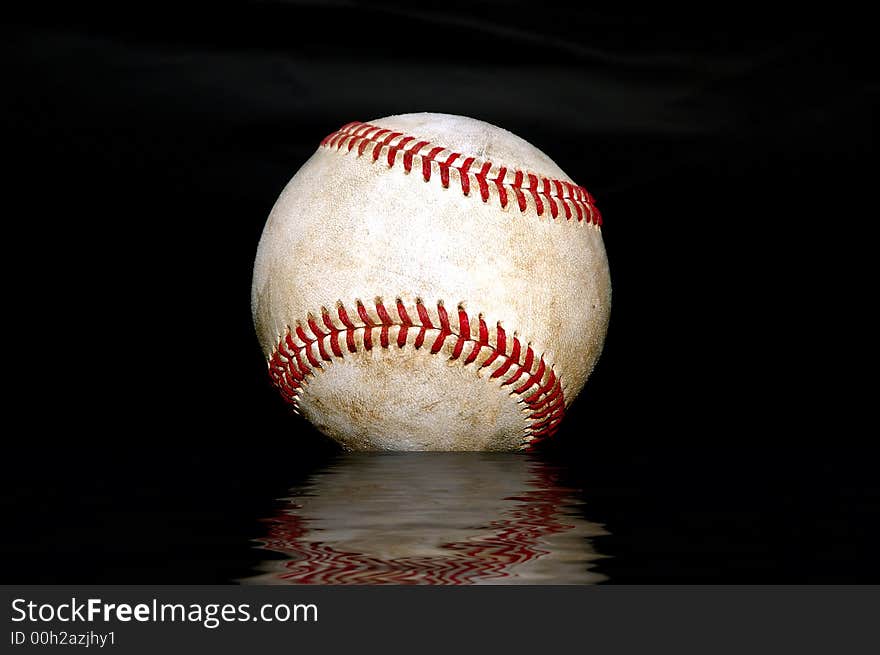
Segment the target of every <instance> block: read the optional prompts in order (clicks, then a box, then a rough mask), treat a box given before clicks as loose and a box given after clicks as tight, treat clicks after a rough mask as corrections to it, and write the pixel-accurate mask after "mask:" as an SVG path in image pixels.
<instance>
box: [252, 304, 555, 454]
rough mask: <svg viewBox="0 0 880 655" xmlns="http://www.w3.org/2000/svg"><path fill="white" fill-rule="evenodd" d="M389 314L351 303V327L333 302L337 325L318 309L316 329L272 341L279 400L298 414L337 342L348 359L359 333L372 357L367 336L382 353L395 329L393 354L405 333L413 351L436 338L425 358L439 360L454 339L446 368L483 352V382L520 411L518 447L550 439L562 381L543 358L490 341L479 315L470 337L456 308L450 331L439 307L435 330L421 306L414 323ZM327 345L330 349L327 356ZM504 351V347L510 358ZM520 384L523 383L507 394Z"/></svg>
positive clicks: (403, 310)
mask: <svg viewBox="0 0 880 655" xmlns="http://www.w3.org/2000/svg"><path fill="white" fill-rule="evenodd" d="M394 309H395V310H396V313H397V316H396V317H395V316H394V315H393V313H391V312H389V311H388V309H387V308H386V307H385V305H384V303H383V302H382V299H381V298H376V299H375V301H373V310H372V313H371V311H370V310H368V309H367V307H366V306H365V305H364V303H362V302H361V301H360V300H358V301H356V302H355V315H356V316H357V318H358V319H359V320H358V321H357V322H355V320H353V319H352V318H351V316H352V314H350V313H349V311H348V310H347V309H346V308H345V306H344V305H343V304H342V303H341V302H339V303H337V306H336V315H337V317H338V319H336V320H334V317H333V315H332V314H331V313H330V312H329V311H328V310H327V309H326V308H321V322H320V323H319V322H318V321H317V320H316V318H315V317H314V316H313V315H311V314H309V315H308V317H307V319H306V322H305V325H303V324H302V323H297V325H296V327H295V328H293V329H291V328H287V329H286V330H285V332H284V334H282V335H281V336H280V337H279V339H278V345H277V346H276V347H275V349H274V350H273V351H272V354H271V355H270V357H269V360H268V367H269V376H270V377H271V379H272V381H273V382H274V384H275V386H277V387H278V389H279V391H280V392H281V395H282V397H283V398H284V399H285V400H286V401H287V402H289V403H291V404H292V405H293V406H294V408H297V406H298V403H299V398H300V395H301V392H302V388H303V387H304V386H305V385H306V383H307V382H308V380H307V378H308V376H309V375H314V373H315V369H322V367H323V366H324V364H322V360H323V361H326V362H332V361H333V359H334V358H339V359H342V358H343V351H342V348H341V347H340V345H339V341H340V336H341V335H343V334H344V335H345V343H346V347H347V349H348V351H349V352H351V353H354V352H357V350H358V344H357V341H356V340H355V335H356V334H357V333H358V332H362V340H363V348H364V350H372V349H373V347H374V346H375V345H376V344H375V343H374V342H373V331H374V330H377V329H378V330H379V344H378V346H379V347H381V348H388V347H390V345H391V339H390V332H391V328H394V327H396V328H397V329H398V334H397V339H396V343H397V346H398V347H400V348H403V347H404V346H405V345H406V343H407V334H408V333H409V330H411V329H418V331H419V332H418V335H417V336H416V339H415V341H414V344H413V345H414V346H415V347H416V348H420V347H421V346H422V345H423V344H424V341H425V338H426V333H427V332H428V331H436V332H437V337H436V338H435V339H434V342H433V343H432V344H431V353H432V354H438V353H439V352H440V351H441V350H442V348H443V345H444V343H445V342H446V339H447V338H454V339H455V344H454V346H453V350H452V354H451V356H450V359H451V360H457V359H459V358H460V357H461V355H462V354H463V353H464V352H465V348H467V347H471V351H470V352H469V353H468V355H467V357H465V359H464V360H463V364H464V365H468V364H472V363H474V362H476V360H477V358H478V357H479V354H480V352H481V351H482V350H483V349H488V350H490V351H491V352H490V353H489V355H488V357H487V358H486V359H485V360H484V361H483V362H482V363H480V364H478V367H479V368H480V369H487V368H489V367H492V366H497V367H496V368H494V369H493V370H492V373H490V375H489V379H503V381H502V383H501V386H502V387H505V386H511V387H513V390H512V391H511V392H510V394H511V395H512V396H518V397H519V402H521V403H523V405H524V406H525V407H526V408H527V410H528V419H529V427H528V428H527V430H526V433H525V435H524V437H523V447H526V448H528V447H531V446H533V445H534V444H535V443H537V442H538V441H540V440H542V439H544V438H546V437H549V436H551V435H553V434H555V433H556V431H557V430H558V428H559V424H560V423H561V422H562V419H563V416H564V414H565V396H564V393H563V390H562V381H561V380H560V379H559V376H557V375H556V372H555V371H554V370H553V369H552V367H550V366H549V365H547V364H546V362H545V361H544V358H543V356H541V357H538V356H537V355H536V354H535V352H534V350H533V349H532V347H531V345H530V344H527V345H526V347H525V352H524V353H523V344H522V342H521V341H520V338H519V337H518V336H516V335H514V336H513V338H512V339H511V338H509V337H508V335H507V332H506V331H505V330H504V328H503V327H501V323H500V322H499V323H497V324H496V328H495V337H494V340H493V339H492V338H491V335H490V332H489V328H488V326H487V325H486V321H485V319H484V318H483V316H482V315H480V316H479V317H478V319H477V322H476V332H477V334H476V336H474V334H473V332H474V326H475V323H474V321H473V320H472V319H471V318H470V316H469V315H468V313H467V310H466V309H465V308H464V306H463V305H459V306H458V308H457V317H456V318H457V322H458V325H457V327H453V325H452V323H451V322H450V320H449V313H448V312H447V310H446V308H445V307H444V306H443V302H442V301H440V302H438V303H437V305H436V307H435V309H436V313H437V322H436V324H435V322H434V321H432V320H431V317H430V314H429V313H428V309H427V307H426V306H425V305H424V304H423V303H422V301H421V300H416V314H417V315H418V320H417V321H415V320H413V318H412V314H411V311H410V310H408V309H407V307H406V306H405V305H404V303H403V301H402V300H400V299H397V300H396V301H395V305H394ZM321 325H323V327H321ZM326 342H329V344H330V349H329V352H328V350H327V347H326ZM508 345H510V352H509V353H508V352H507V347H508ZM306 362H308V363H306ZM499 362H500V363H499ZM505 376H509V377H505ZM523 378H525V381H524V382H522V383H521V384H519V386H515V387H514V385H515V384H516V383H517V382H519V381H520V380H522V379H523Z"/></svg>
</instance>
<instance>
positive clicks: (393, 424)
mask: <svg viewBox="0 0 880 655" xmlns="http://www.w3.org/2000/svg"><path fill="white" fill-rule="evenodd" d="M601 223H602V221H601V217H600V214H599V211H598V210H597V209H596V207H595V204H594V200H593V197H592V196H591V195H590V194H589V193H587V191H586V190H585V189H584V188H583V187H580V186H577V185H576V184H575V183H574V182H573V181H572V180H571V179H570V178H569V177H568V176H567V175H566V174H565V173H564V172H562V170H561V169H560V168H559V167H558V166H557V165H556V164H555V163H553V161H552V160H551V159H550V158H549V157H548V156H547V155H545V154H544V153H543V152H541V151H540V150H538V149H537V148H535V147H534V146H532V145H530V144H529V143H527V142H526V141H524V140H523V139H521V138H519V137H517V136H515V135H514V134H511V133H510V132H507V131H506V130H503V129H501V128H499V127H495V126H493V125H490V124H488V123H484V122H482V121H478V120H474V119H472V118H465V117H462V116H450V115H445V114H427V113H422V114H405V115H401V116H389V117H387V118H380V119H377V120H373V121H370V122H368V123H360V122H354V123H349V124H348V125H345V126H343V127H342V128H340V129H339V130H338V131H336V132H334V133H333V134H331V135H330V136H328V137H327V138H325V139H324V140H323V141H322V142H321V144H320V146H319V147H318V150H317V152H316V153H315V154H314V155H313V156H312V157H311V159H309V160H308V161H307V162H306V163H305V164H304V165H303V166H302V168H301V169H300V170H299V171H298V172H297V174H296V175H295V176H294V177H293V179H292V180H291V181H290V182H289V183H288V184H287V186H286V187H285V189H284V191H283V192H282V193H281V196H280V197H279V198H278V200H277V202H276V203H275V206H274V207H273V209H272V212H271V214H270V215H269V219H268V221H267V223H266V226H265V229H264V230H263V235H262V238H261V240H260V245H259V248H258V250H257V257H256V262H255V264H254V277H253V287H252V293H251V307H252V311H253V316H254V323H255V325H256V330H257V335H258V338H259V341H260V344H261V346H262V348H263V351H264V352H265V354H266V357H267V360H268V365H269V373H270V375H271V378H272V380H273V382H274V383H275V385H276V386H277V387H278V389H279V390H280V392H281V394H282V395H283V396H284V398H285V399H286V400H288V401H289V402H290V403H291V404H292V405H293V406H294V408H295V409H296V410H297V411H298V412H300V413H301V414H303V415H304V416H305V417H306V418H307V419H308V420H309V421H311V422H312V423H313V424H314V425H315V427H317V428H318V429H319V430H320V431H321V432H323V433H325V434H327V435H329V436H330V437H332V438H334V439H336V440H337V441H338V442H340V443H341V444H342V445H343V446H344V447H346V448H349V449H355V450H515V449H523V448H528V447H530V446H532V445H534V444H535V443H536V442H537V441H539V440H541V439H543V438H545V437H548V436H550V435H552V434H554V433H555V432H556V430H557V429H558V427H559V424H560V422H561V421H562V419H563V415H564V413H565V410H566V407H568V406H569V405H570V404H571V402H572V400H574V398H575V397H576V396H577V394H578V393H579V392H580V390H581V388H582V387H583V386H584V383H585V382H586V380H587V376H588V375H589V373H590V371H591V370H592V368H593V366H594V364H595V362H596V359H597V358H598V356H599V353H600V351H601V349H602V344H603V341H604V339H605V332H606V328H607V325H608V315H609V311H610V306H611V281H610V277H609V272H608V260H607V258H606V255H605V248H604V245H603V243H602V233H601Z"/></svg>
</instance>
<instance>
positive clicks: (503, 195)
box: [321, 121, 602, 227]
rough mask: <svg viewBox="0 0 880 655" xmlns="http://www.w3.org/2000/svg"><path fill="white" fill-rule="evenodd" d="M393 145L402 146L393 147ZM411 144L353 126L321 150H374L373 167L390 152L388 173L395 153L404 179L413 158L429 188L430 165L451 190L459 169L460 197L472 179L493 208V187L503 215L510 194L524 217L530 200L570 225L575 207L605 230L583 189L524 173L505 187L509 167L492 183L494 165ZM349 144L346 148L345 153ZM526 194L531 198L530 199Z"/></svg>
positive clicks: (579, 215)
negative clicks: (454, 173) (562, 216)
mask: <svg viewBox="0 0 880 655" xmlns="http://www.w3.org/2000/svg"><path fill="white" fill-rule="evenodd" d="M401 137H402V138H401ZM395 139H399V140H398V141H396V142H395ZM413 141H416V137H414V136H408V135H404V134H403V133H402V132H392V131H391V130H388V129H380V128H378V127H377V126H375V125H370V124H369V123H361V122H358V121H355V122H353V123H348V124H347V125H344V126H342V127H341V128H339V129H338V130H337V131H336V132H333V134H330V135H328V136H327V137H325V138H324V139H323V140H322V141H321V147H322V148H328V149H331V150H337V151H343V152H345V153H348V152H351V151H352V150H353V149H354V147H355V145H357V156H358V157H361V156H363V154H364V152H365V151H366V149H367V148H368V147H370V146H373V150H372V161H374V162H375V161H378V159H379V157H380V156H381V155H382V150H383V149H387V153H386V161H387V163H388V167H389V168H393V167H394V165H395V163H396V162H397V161H398V157H397V153H398V152H401V151H402V152H403V157H401V158H399V159H400V160H402V162H403V170H404V172H405V173H409V172H410V171H411V170H412V167H413V158H414V157H421V160H422V178H423V179H424V180H425V182H430V181H431V168H432V166H431V163H432V162H433V163H434V164H436V165H437V167H438V168H439V170H440V183H441V184H442V185H443V188H449V171H450V169H452V168H455V169H456V170H458V173H459V179H460V182H461V192H462V193H463V194H464V195H466V196H467V195H470V190H471V177H473V179H474V180H475V181H476V184H477V187H478V188H479V190H480V198H481V199H482V201H483V202H489V198H490V194H489V186H490V184H492V185H494V186H495V188H496V189H497V190H498V200H499V201H500V203H501V207H502V209H506V208H507V206H508V204H509V202H508V201H509V198H508V193H509V191H513V194H514V196H516V203H517V206H518V207H519V210H520V211H521V212H525V211H526V209H527V208H528V206H529V200H528V198H531V204H532V206H533V207H534V208H535V212H536V213H537V214H538V216H543V215H544V214H545V213H548V212H549V213H550V216H551V217H552V218H553V219H554V220H555V219H556V218H558V217H559V215H560V211H559V206H560V205H561V206H562V213H564V214H565V220H567V221H570V220H572V218H573V216H574V214H573V213H572V210H571V208H572V206H573V207H574V210H575V212H574V213H575V214H576V215H577V221H578V222H582V221H586V222H587V223H591V224H593V225H596V226H599V227H601V225H602V214H601V213H600V212H599V210H598V208H597V207H596V200H595V198H593V196H592V195H591V194H590V193H589V192H588V191H587V190H586V189H585V188H584V187H581V186H577V185H576V184H572V183H571V182H569V181H567V180H556V179H552V178H547V177H543V176H539V175H536V174H535V173H528V172H525V171H520V170H513V171H512V172H513V182H507V181H506V178H507V177H509V175H508V171H509V169H508V168H506V167H499V168H498V169H497V171H498V172H497V174H496V175H495V176H494V177H491V175H490V174H491V171H492V169H493V168H495V167H494V165H493V164H492V162H489V161H484V160H477V158H476V157H468V156H465V155H463V154H461V153H458V152H451V151H449V150H448V149H447V148H444V147H443V146H434V147H433V148H431V149H430V150H429V151H428V152H427V153H426V154H419V153H420V152H421V151H422V150H424V149H425V148H427V147H428V146H430V145H431V144H430V142H428V141H416V143H414V144H413V145H412V146H410V143H411V142H413ZM346 143H347V146H346V147H345V148H343V145H344V144H346ZM392 144H393V145H392ZM442 152H448V153H449V154H448V155H447V156H446V157H445V158H444V159H443V161H441V160H440V159H438V157H439V155H440V153H442ZM459 159H461V160H462V161H461V163H460V164H456V163H455V162H456V161H457V160H459ZM471 167H475V168H478V169H479V171H478V172H471V170H470V169H471ZM526 179H527V182H526ZM524 182H525V183H524ZM526 194H528V198H527V196H526Z"/></svg>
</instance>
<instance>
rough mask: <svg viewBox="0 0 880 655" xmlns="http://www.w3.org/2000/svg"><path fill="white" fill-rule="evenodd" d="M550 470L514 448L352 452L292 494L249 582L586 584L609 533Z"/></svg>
mask: <svg viewBox="0 0 880 655" xmlns="http://www.w3.org/2000/svg"><path fill="white" fill-rule="evenodd" d="M557 478H558V470H557V469H555V468H554V467H553V466H551V465H549V464H547V463H545V462H541V461H539V460H537V459H534V458H531V457H528V456H523V455H521V454H516V453H502V454H489V453H400V454H398V453H394V454H384V453H383V454H376V453H357V454H348V455H344V456H341V457H340V458H338V459H336V460H334V462H333V463H332V464H331V465H329V466H327V467H326V468H324V469H323V470H321V471H319V472H317V473H315V474H314V475H313V476H312V477H311V478H310V479H309V480H308V481H307V482H306V483H305V484H303V485H302V486H300V487H297V488H294V489H291V496H290V497H289V498H287V499H285V503H286V504H285V506H284V507H283V508H282V509H281V510H280V511H279V512H278V514H277V516H275V517H273V518H271V519H269V520H268V521H267V526H268V527H267V534H266V535H265V536H263V537H262V538H260V539H258V540H256V541H257V542H258V543H259V544H260V545H259V547H260V548H263V549H266V550H270V551H274V552H275V553H281V554H283V555H285V556H286V557H287V558H288V559H285V560H280V561H279V560H278V559H277V558H276V559H274V560H268V561H266V562H264V563H263V564H262V565H260V567H259V570H260V571H261V572H262V573H261V574H259V575H256V576H254V577H251V578H248V579H246V580H242V581H241V582H244V583H250V584H285V583H292V584H381V583H392V584H505V583H512V584H529V583H536V584H588V583H593V582H598V581H601V580H603V579H605V578H604V576H602V575H600V574H598V573H596V572H594V571H592V570H591V566H592V563H593V562H594V561H595V560H596V559H598V558H599V557H601V556H600V555H599V554H598V553H596V551H595V550H593V547H592V544H591V543H590V538H591V537H594V536H597V535H602V534H606V532H605V530H604V529H603V528H602V527H601V526H600V525H598V524H595V523H592V522H590V521H587V520H585V519H584V518H583V517H582V515H581V505H582V502H581V501H580V500H579V499H578V498H577V494H576V492H577V490H576V489H571V488H568V487H565V486H562V485H561V484H559V483H558V481H557Z"/></svg>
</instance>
